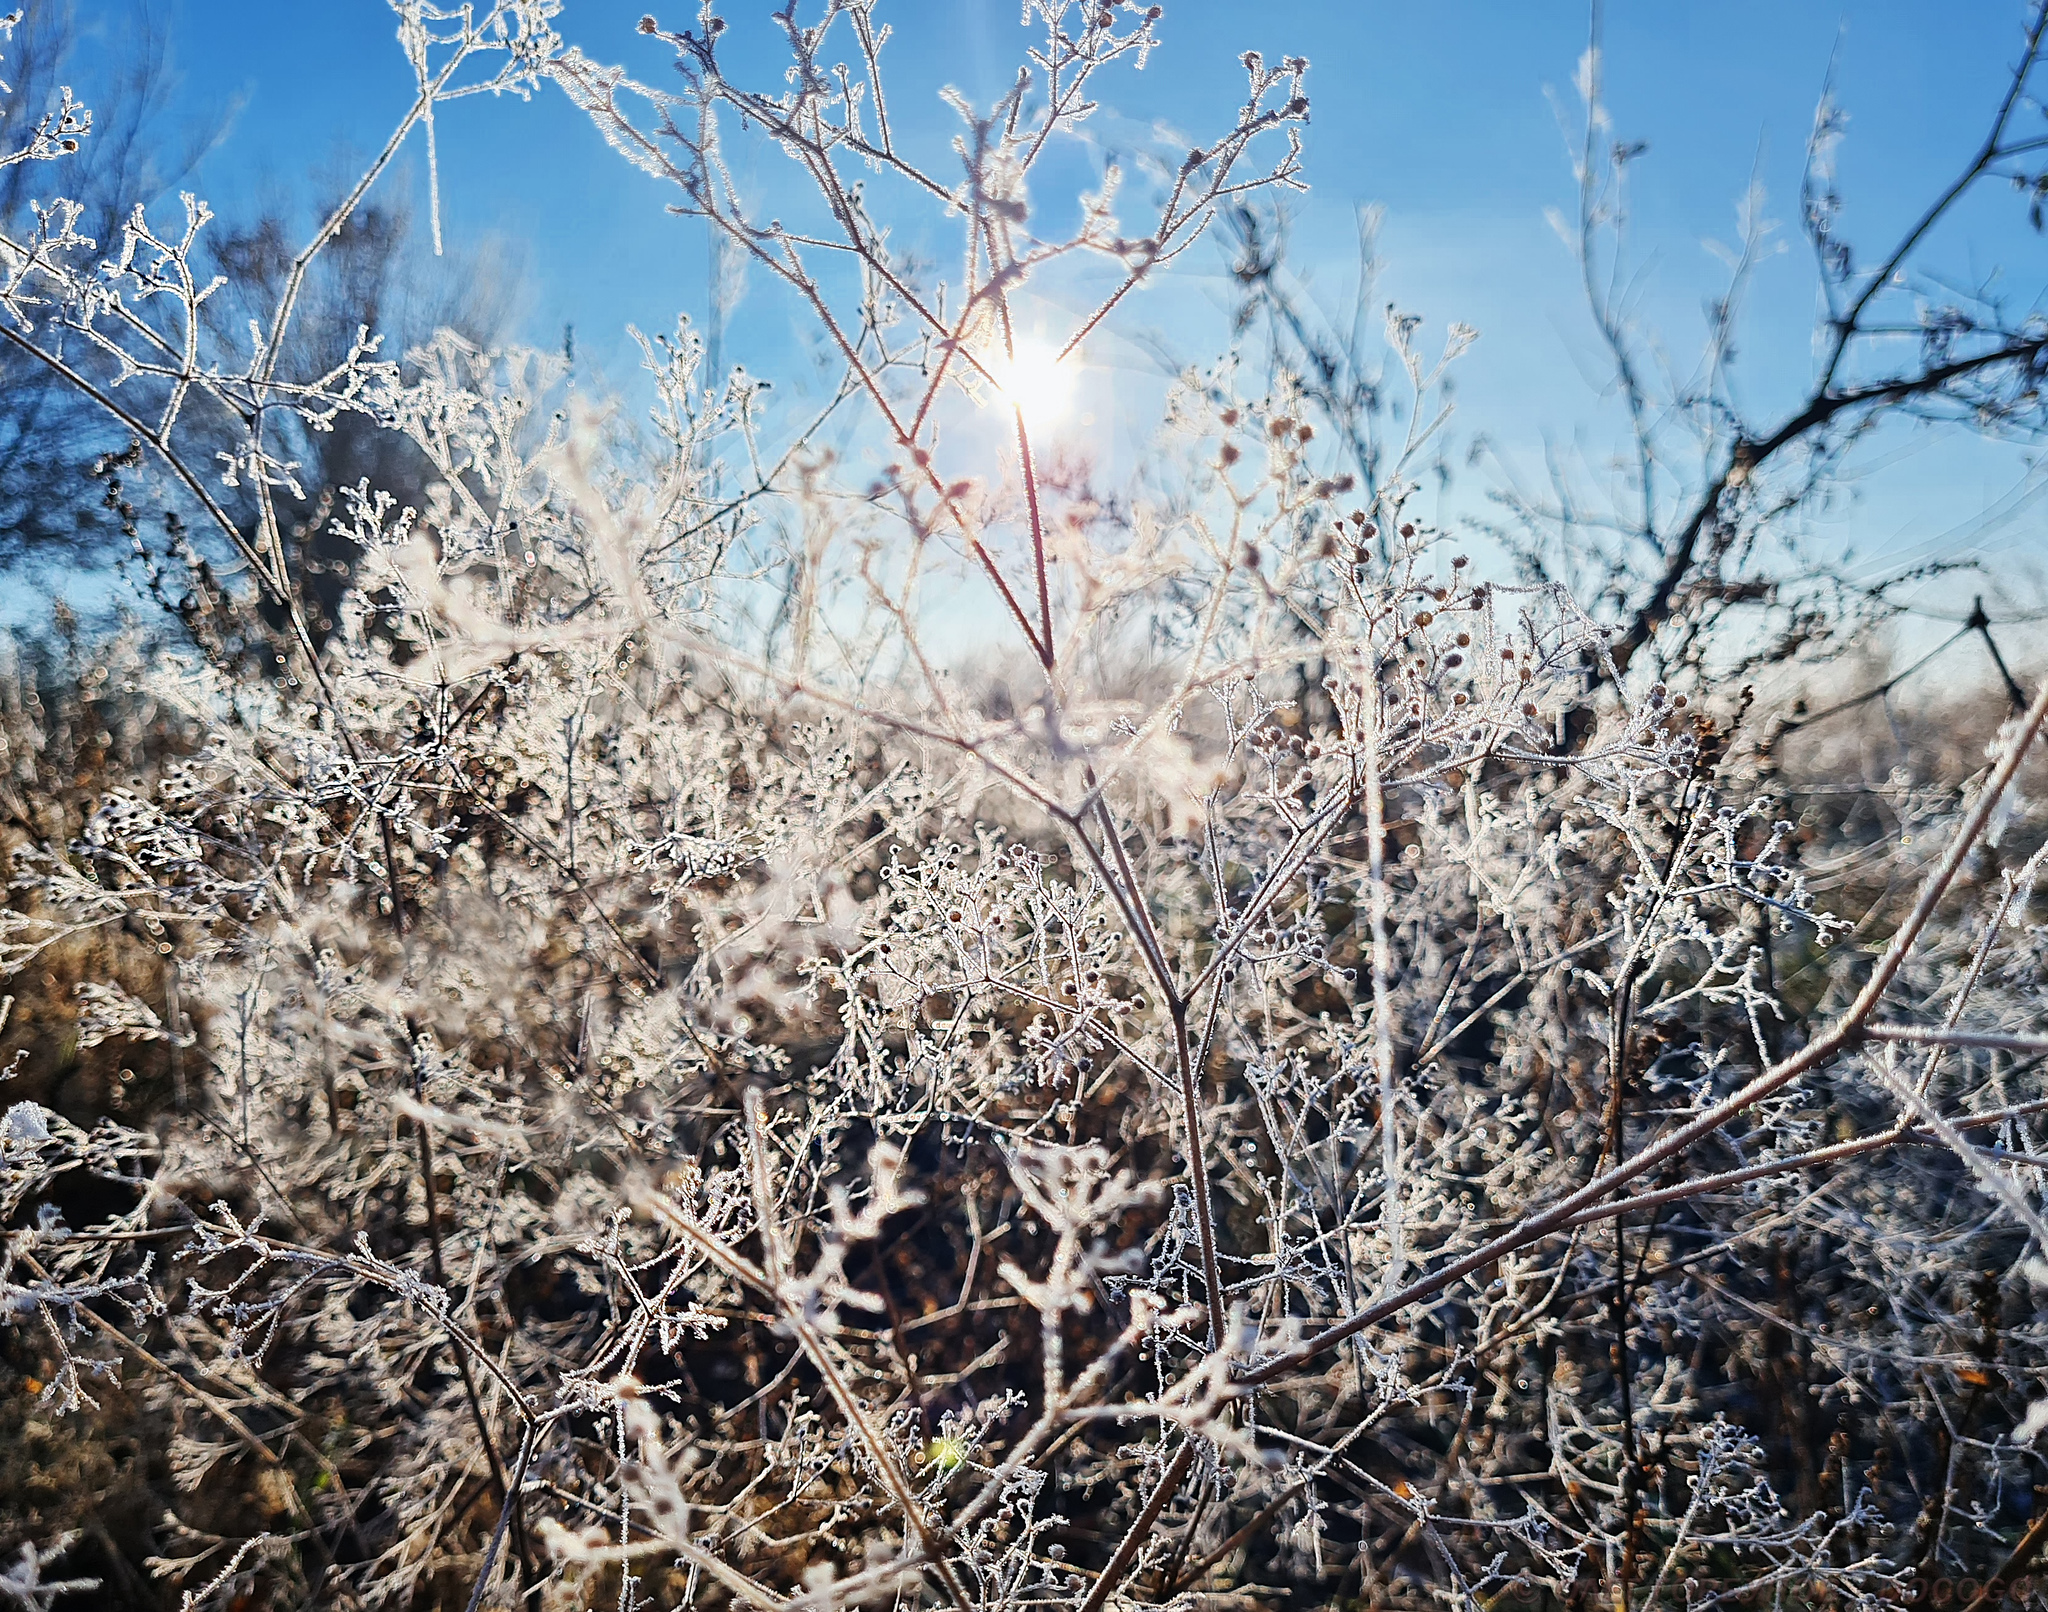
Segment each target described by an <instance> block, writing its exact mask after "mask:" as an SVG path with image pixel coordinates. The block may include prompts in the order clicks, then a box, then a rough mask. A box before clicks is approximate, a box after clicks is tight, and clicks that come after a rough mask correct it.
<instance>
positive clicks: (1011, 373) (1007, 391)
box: [988, 341, 1074, 431]
mask: <svg viewBox="0 0 2048 1612" xmlns="http://www.w3.org/2000/svg"><path fill="white" fill-rule="evenodd" d="M988 370H989V374H990V376H991V377H993V379H994V380H995V383H996V386H997V388H998V389H999V390H1000V391H1001V393H1002V395H1003V399H1004V401H1005V402H1007V403H1008V404H1009V405H1010V407H1012V408H1014V409H1017V410H1019V411H1021V412H1022V414H1023V416H1024V424H1025V425H1026V427H1028V428H1029V429H1030V430H1033V431H1041V430H1044V429H1045V428H1046V427H1048V426H1053V425H1057V424H1058V423H1059V422H1060V420H1061V418H1062V417H1063V416H1064V415H1065V414H1066V412H1067V405H1068V403H1069V402H1070V401H1071V399H1072V394H1073V389H1074V366H1073V365H1072V364H1062V363H1061V362H1060V356H1059V353H1058V351H1057V350H1056V349H1054V348H1052V347H1048V346H1045V345H1043V344H1042V343H1038V342H1030V341H1020V342H1018V343H1017V345H1016V348H1015V350H1014V352H1013V353H1012V355H1011V356H1009V357H1007V358H1006V357H1003V356H1001V355H998V356H997V357H996V359H995V361H994V362H993V363H991V364H990V365H989V366H988Z"/></svg>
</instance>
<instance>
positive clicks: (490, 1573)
mask: <svg viewBox="0 0 2048 1612" xmlns="http://www.w3.org/2000/svg"><path fill="white" fill-rule="evenodd" d="M533 1438H534V1428H533V1425H532V1424H531V1423H528V1424H527V1426H526V1428H525V1430H524V1431H523V1432H522V1433H521V1434H520V1436H519V1460H518V1462H517V1464H516V1465H515V1466H514V1467H513V1469H512V1485H513V1493H514V1496H515V1500H514V1502H513V1503H508V1504H506V1505H502V1506H500V1507H499V1508H498V1526H497V1527H496V1528H495V1529H494V1530H493V1531H492V1533H491V1543H490V1546H489V1548H488V1549H486V1550H485V1551H484V1564H483V1566H482V1567H481V1568H479V1569H478V1570H477V1575H476V1588H475V1589H473V1590H471V1591H470V1594H469V1607H468V1612H477V1608H478V1607H480V1606H482V1605H483V1602H484V1591H486V1590H487V1589H489V1588H490V1584H491V1580H492V1578H493V1577H495V1576H496V1574H497V1569H498V1553H499V1552H500V1551H502V1550H503V1549H504V1548H505V1530H506V1528H507V1527H508V1526H509V1525H510V1524H511V1522H512V1519H513V1517H514V1515H515V1514H516V1513H517V1512H518V1510H519V1507H518V1505H517V1503H516V1497H517V1495H519V1494H520V1493H521V1492H523V1491H524V1489H525V1487H526V1468H527V1466H528V1464H529V1463H530V1462H531V1461H532V1460H533Z"/></svg>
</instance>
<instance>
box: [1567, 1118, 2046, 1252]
mask: <svg viewBox="0 0 2048 1612" xmlns="http://www.w3.org/2000/svg"><path fill="white" fill-rule="evenodd" d="M2044 1111H2048V1098H2044V1099H2041V1100H2039V1101H2036V1102H2031V1103H2019V1104H2016V1105H2014V1106H2013V1107H2010V1108H2001V1109H1998V1110H1997V1111H1996V1112H1994V1113H1990V1114H1970V1115H1965V1116H1961V1117H1958V1118H1956V1119H1954V1120H1951V1121H1950V1124H1951V1125H1952V1126H1953V1127H1954V1128H1955V1129H1956V1130H1959V1131H1970V1130H1982V1129H1984V1128H1986V1127H1987V1126H1992V1125H2003V1124H2004V1123H2006V1121H2008V1120H2013V1119H2022V1118H2025V1117H2027V1116H2029V1115H2032V1114H2039V1113H2042V1112H2044ZM1907 1143H1912V1144H1914V1145H1917V1146H1928V1147H1935V1146H1940V1145H1941V1139H1940V1138H1939V1137H1937V1136H1936V1135H1935V1134H1934V1133H1933V1132H1932V1131H1925V1130H1920V1129H1917V1128H1915V1127H1913V1126H1911V1125H1910V1124H1909V1125H1907V1126H1905V1127H1903V1128H1902V1127H1899V1126H1893V1127H1891V1128H1890V1129H1888V1130H1884V1131H1880V1132H1878V1133H1877V1134H1876V1135H1874V1136H1862V1137H1857V1138H1856V1139H1854V1140H1853V1141H1848V1142H1834V1143H1831V1144H1830V1145H1828V1146H1827V1147H1817V1148H1813V1149H1811V1150H1810V1151H1808V1152H1805V1153H1798V1154H1794V1155H1793V1156H1792V1157H1791V1158H1789V1159H1772V1160H1769V1161H1767V1162H1765V1163H1762V1164H1751V1165H1746V1166H1744V1167H1743V1168H1742V1169H1739V1170H1726V1171H1723V1172H1722V1173H1721V1174H1719V1175H1709V1176H1702V1177H1700V1178H1698V1179H1697V1180H1693V1181H1685V1182H1681V1183H1679V1184H1678V1185H1675V1186H1670V1187H1662V1188H1659V1189H1658V1190H1657V1191H1655V1192H1645V1193H1642V1194H1640V1195H1639V1196H1637V1197H1633V1198H1617V1199H1615V1200H1614V1201H1612V1202H1610V1203H1604V1204H1596V1205H1595V1206H1594V1207H1593V1208H1591V1209H1587V1210H1583V1211H1582V1212H1581V1213H1579V1214H1578V1215H1576V1216H1574V1217H1573V1218H1572V1219H1570V1220H1568V1221H1566V1222H1565V1225H1564V1228H1563V1229H1566V1230H1573V1229H1576V1228H1577V1227H1580V1226H1590V1225H1594V1224H1596V1223H1597V1222H1599V1221H1602V1220H1607V1219H1611V1218H1612V1217H1613V1216H1615V1215H1618V1214H1635V1213H1638V1212H1639V1211H1641V1210H1645V1209H1661V1208H1663V1207H1664V1206H1666V1205H1667V1204H1674V1203H1683V1202H1685V1201H1686V1200H1687V1199H1690V1198H1699V1197H1705V1196H1706V1195H1708V1194H1709V1193H1715V1192H1721V1191H1724V1190H1725V1189H1727V1188H1729V1187H1738V1186H1741V1185H1742V1184H1743V1183H1744V1182H1748V1181H1762V1180H1766V1179H1768V1178H1769V1177H1771V1176H1774V1175H1789V1174H1791V1173H1792V1172H1794V1171H1796V1170H1810V1169H1814V1168H1816V1167H1817V1166H1819V1165H1823V1164H1835V1163H1839V1162H1840V1161H1841V1160H1843V1159H1853V1158H1857V1157H1859V1156H1860V1155H1862V1154H1865V1153H1876V1152H1879V1151H1881V1150H1883V1149H1885V1148H1889V1147H1899V1146H1902V1145H1904V1144H1907Z"/></svg>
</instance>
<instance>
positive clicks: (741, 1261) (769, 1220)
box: [650, 1087, 972, 1612]
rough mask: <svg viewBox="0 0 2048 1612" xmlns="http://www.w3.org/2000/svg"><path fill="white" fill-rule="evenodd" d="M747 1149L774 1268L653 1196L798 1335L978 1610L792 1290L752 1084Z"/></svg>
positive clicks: (940, 1560) (940, 1573)
mask: <svg viewBox="0 0 2048 1612" xmlns="http://www.w3.org/2000/svg"><path fill="white" fill-rule="evenodd" d="M745 1103H746V1121H747V1146H748V1151H749V1154H750V1161H749V1169H750V1174H751V1176H752V1184H753V1190H754V1194H755V1200H756V1219H757V1221H758V1222H759V1226H760V1234H761V1243H762V1248H763V1251H764V1257H765V1258H766V1259H767V1261H768V1268H767V1269H760V1268H757V1267H756V1266H754V1265H753V1264H752V1263H751V1262H750V1261H748V1260H747V1259H746V1258H744V1257H743V1256H742V1255H740V1254H739V1253H737V1252H735V1251H734V1250H733V1249H731V1248H729V1247H727V1246H726V1245H725V1244H724V1243H722V1242H720V1241H719V1240H718V1239H717V1238H716V1237H713V1236H711V1235H709V1234H708V1233H707V1232H706V1231H705V1230H704V1229H703V1228H702V1227H701V1226H699V1225H698V1224H697V1223H696V1222H695V1221H694V1220H692V1219H691V1218H690V1217H689V1216H687V1215H685V1214H683V1213H682V1212H681V1211H680V1210H678V1209H677V1208H676V1207H675V1206H674V1205H673V1204H671V1203H669V1202H668V1201H667V1200H666V1199H665V1198H661V1197H656V1198H653V1199H651V1200H650V1203H651V1205H652V1207H653V1208H654V1210H655V1212H656V1213H657V1214H658V1215H660V1217H661V1218H662V1219H663V1220H664V1221H666V1222H667V1223H668V1224H669V1225H670V1226H671V1227H673V1228H674V1229H675V1230H677V1231H679V1232H681V1233H682V1234H683V1235H684V1236H685V1237H687V1238H688V1239H689V1240H690V1241H691V1242H693V1243H695V1244H696V1245H697V1247H698V1248H699V1249H701V1250H702V1251H703V1252H704V1253H705V1254H706V1255H708V1256H709V1257H710V1258H711V1259H712V1260H713V1261H714V1262H715V1263H717V1264H718V1265H719V1267H720V1268H721V1269H723V1270H724V1271H725V1272H726V1273H727V1274H728V1275H730V1276H732V1277H734V1278H736V1279H737V1280H739V1281H742V1282H744V1283H746V1285H747V1286H749V1287H751V1288H753V1289H754V1290H755V1291H757V1292H759V1293H761V1294H763V1295H765V1296H766V1297H767V1298H768V1300H769V1301H770V1302H771V1303H772V1304H773V1305H774V1306H775V1308H776V1309H777V1310H778V1311H779V1312H780V1313H781V1316H782V1323H783V1325H784V1326H785V1327H786V1328H788V1330H789V1332H790V1334H791V1335H792V1336H793V1337H795V1339H796V1340H797V1343H798V1345H799V1347H801V1348H802V1350H803V1352H804V1354H805V1355H806V1356H808V1357H809V1359H810V1362H811V1366H812V1369H814V1370H815V1371H816V1372H817V1373H818V1375H819V1376H820V1377H821V1378H822V1379H823V1380H824V1383H825V1388H826V1391H827V1392H828V1393H830V1394H831V1396H832V1398H833V1400H834V1401H835V1402H836V1403H837V1404H838V1406H839V1411H840V1414H841V1415H843V1416H844V1417H845V1418H846V1420H847V1423H848V1425H849V1426H850V1427H852V1429H853V1431H854V1434H855V1436H856V1437H857V1438H858V1439H859V1440H860V1442H861V1445H862V1447H863V1448H864V1449H865V1450H866V1452H867V1455H868V1459H869V1460H871V1461H872V1462H873V1463H874V1465H875V1469H876V1471H877V1473H879V1474H880V1476H881V1479H882V1482H883V1485H884V1487H886V1488H887V1489H888V1491H889V1497H890V1499H892V1500H893V1501H895V1503H896V1506H897V1509H898V1510H900V1511H901V1512H902V1513H903V1520H904V1522H905V1524H906V1525H907V1526H908V1527H910V1528H911V1529H912V1530H913V1531H915V1533H916V1534H917V1536H918V1543H919V1544H920V1546H921V1547H922V1548H923V1550H924V1553H925V1556H926V1557H927V1562H926V1567H927V1569H928V1570H929V1571H930V1572H932V1573H933V1574H935V1575H936V1576H937V1578H938V1580H939V1583H940V1585H941V1587H942V1588H943V1589H944V1590H945V1592H946V1596H947V1598H948V1599H949V1600H951V1601H952V1603H953V1605H954V1606H955V1607H956V1608H958V1609H959V1612H972V1602H971V1601H970V1600H969V1598H968V1595H967V1591H966V1590H965V1588H964V1587H963V1586H962V1585H961V1583H960V1580H959V1578H958V1576H957V1575H956V1574H955V1573H954V1571H953V1567H952V1563H951V1562H950V1560H949V1559H948V1557H947V1554H946V1541H944V1540H943V1539H941V1538H940V1537H939V1535H938V1533H937V1532H936V1531H935V1530H934V1529H933V1528H932V1525H931V1523H930V1521H929V1520H928V1519H927V1518H926V1516H925V1514H924V1508H923V1507H922V1506H920V1505H919V1504H918V1502H917V1495H916V1491H915V1490H914V1489H913V1488H912V1487H911V1483H910V1478H909V1475H908V1474H907V1473H906V1472H904V1470H903V1467H902V1463H901V1462H900V1461H899V1460H898V1459H897V1457H896V1451H895V1449H894V1447H893V1446H892V1445H891V1444H890V1443H889V1441H888V1438H887V1436H886V1435H885V1434H884V1433H883V1431H882V1430H881V1429H879V1428H877V1427H876V1426H875V1425H874V1421H873V1418H872V1417H871V1416H870V1415H869V1414H868V1410H867V1407H866V1406H864V1405H863V1404H862V1403H861V1401H860V1398H859V1396H858V1395H857V1394H855V1393H854V1391H853V1386H852V1384H851V1383H849V1382H848V1381H847V1380H846V1375H845V1373H844V1372H842V1371H841V1370H840V1368H839V1362H838V1361H837V1359H836V1358H834V1355H833V1352H832V1350H831V1348H830V1346H829V1344H828V1343H827V1341H826V1339H825V1337H824V1335H823V1334H822V1333H820V1332H819V1331H818V1328H817V1326H816V1324H815V1323H814V1322H812V1320H811V1319H810V1317H809V1316H808V1315H807V1314H806V1313H805V1312H804V1309H803V1307H802V1305H801V1304H800V1303H798V1302H797V1301H795V1300H794V1299H793V1298H792V1297H791V1295H790V1294H789V1292H788V1290H787V1288H788V1280H787V1277H786V1275H785V1274H783V1272H784V1270H785V1268H786V1267H785V1260H786V1257H787V1256H786V1252H785V1250H784V1247H783V1243H782V1236H781V1231H780V1229H779V1225H778V1221H777V1218H776V1215H775V1205H774V1197H773V1192H772V1189H771V1187H770V1184H769V1181H768V1160H767V1155H768V1136H767V1125H766V1120H765V1106H764V1103H763V1100H762V1097H761V1092H760V1088H759V1087H749V1088H748V1089H747V1094H746V1099H745Z"/></svg>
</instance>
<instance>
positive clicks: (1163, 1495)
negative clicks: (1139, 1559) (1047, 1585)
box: [1079, 1433, 1195, 1612]
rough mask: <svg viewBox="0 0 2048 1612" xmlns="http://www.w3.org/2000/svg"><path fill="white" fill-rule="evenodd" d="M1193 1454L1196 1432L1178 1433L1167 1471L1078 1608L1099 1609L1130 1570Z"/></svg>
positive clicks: (1087, 1611)
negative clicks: (1178, 1441)
mask: <svg viewBox="0 0 2048 1612" xmlns="http://www.w3.org/2000/svg"><path fill="white" fill-rule="evenodd" d="M1194 1458H1195V1436H1194V1434H1192V1433H1184V1434H1182V1435H1181V1441H1180V1448H1179V1449H1177V1450H1175V1451H1174V1452H1173V1459H1172V1460H1171V1461H1169V1462H1167V1463H1166V1471H1165V1472H1164V1473H1163V1474H1162V1475H1161V1476H1160V1479H1159V1485H1158V1487H1157V1488H1155V1489H1154V1490H1153V1491H1152V1493H1151V1494H1150V1495H1149V1496H1147V1497H1146V1500H1145V1504H1144V1507H1143V1509H1141V1510H1140V1511H1139V1513H1138V1515H1137V1516H1136V1517H1134V1518H1133V1519H1132V1520H1131V1526H1130V1527H1129V1528H1128V1529H1127V1530H1126V1531H1125V1533H1124V1537H1123V1538H1122V1539H1121V1540H1119V1541H1118V1542H1117V1547H1116V1552H1115V1554H1113V1555H1112V1556H1111V1557H1110V1558H1109V1563H1108V1565H1107V1566H1105V1567H1104V1568H1103V1569H1102V1572H1101V1573H1100V1574H1099V1575H1098V1576H1097V1577H1096V1580H1095V1582H1094V1583H1093V1584H1092V1585H1090V1586H1089V1589H1088V1594H1087V1597H1086V1598H1085V1599H1084V1600H1083V1601H1082V1602H1081V1605H1080V1608H1079V1612H1101V1607H1102V1604H1103V1602H1105V1601H1107V1600H1108V1599H1109V1597H1110V1593H1111V1592H1112V1591H1113V1590H1114V1589H1115V1588H1116V1587H1117V1585H1118V1584H1120V1583H1122V1582H1123V1579H1124V1575H1125V1574H1127V1573H1128V1572H1129V1571H1130V1570H1131V1562H1132V1559H1133V1558H1134V1557H1136V1556H1137V1554H1138V1552H1139V1550H1140V1549H1141V1548H1142V1547H1143V1546H1144V1543H1145V1541H1146V1540H1147V1539H1149V1538H1150V1537H1151V1536H1152V1529H1153V1527H1154V1525H1155V1524H1157V1523H1158V1521H1159V1514H1160V1512H1162V1511H1164V1510H1165V1509H1166V1503H1167V1502H1168V1501H1169V1500H1171V1499H1172V1498H1173V1497H1174V1495H1175V1494H1176V1493H1177V1492H1178V1491H1179V1489H1180V1485H1181V1480H1182V1479H1183V1478H1185V1477H1186V1476H1187V1475H1188V1467H1189V1466H1190V1465H1191V1464H1192V1463H1193V1461H1194Z"/></svg>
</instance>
